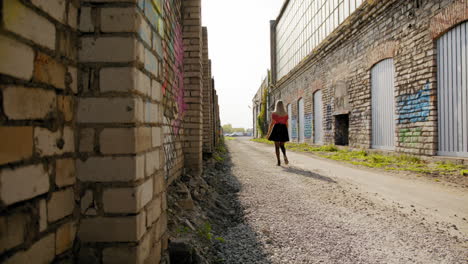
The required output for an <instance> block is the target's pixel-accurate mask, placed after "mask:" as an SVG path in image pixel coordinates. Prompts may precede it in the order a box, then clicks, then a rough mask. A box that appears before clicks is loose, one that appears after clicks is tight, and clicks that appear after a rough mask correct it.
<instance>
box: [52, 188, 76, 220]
mask: <svg viewBox="0 0 468 264" xmlns="http://www.w3.org/2000/svg"><path fill="white" fill-rule="evenodd" d="M74 208H75V198H74V192H73V189H71V188H69V189H66V190H63V191H58V192H54V193H52V197H51V198H50V200H49V201H48V202H47V213H48V214H47V220H48V221H49V223H50V222H55V221H57V220H60V219H62V218H64V217H66V216H68V215H70V214H72V213H73V209H74Z"/></svg>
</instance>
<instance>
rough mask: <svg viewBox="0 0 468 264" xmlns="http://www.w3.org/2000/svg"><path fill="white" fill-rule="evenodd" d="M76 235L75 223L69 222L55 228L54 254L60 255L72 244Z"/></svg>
mask: <svg viewBox="0 0 468 264" xmlns="http://www.w3.org/2000/svg"><path fill="white" fill-rule="evenodd" d="M75 236H76V223H75V222H69V223H66V224H64V225H62V226H61V227H59V228H58V229H57V233H56V235H55V254H56V255H60V254H62V253H64V252H65V251H67V250H70V249H71V248H72V246H73V241H74V240H75Z"/></svg>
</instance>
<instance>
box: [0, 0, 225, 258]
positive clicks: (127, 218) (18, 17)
mask: <svg viewBox="0 0 468 264" xmlns="http://www.w3.org/2000/svg"><path fill="white" fill-rule="evenodd" d="M0 5H1V7H0V12H1V14H0V18H1V19H2V21H1V23H0V58H1V60H0V136H1V137H0V233H1V234H2V235H1V237H0V262H2V263H29V262H31V261H32V260H34V261H35V262H38V263H39V262H40V263H52V262H54V263H75V262H76V263H164V262H165V263H167V262H168V259H167V255H168V254H167V247H168V234H167V231H166V230H167V212H166V210H167V205H166V195H167V194H166V187H167V185H168V184H170V182H171V181H173V180H174V179H176V178H178V177H179V176H180V175H181V174H182V173H183V171H184V168H185V169H187V170H188V171H192V172H193V171H195V172H201V168H202V161H201V155H202V149H201V147H202V143H203V141H202V139H201V137H202V131H203V126H204V124H203V120H202V116H203V115H202V108H201V102H202V100H203V96H204V95H203V94H202V87H203V81H205V80H204V79H202V71H201V69H202V56H201V43H202V42H201V40H202V39H201V24H200V21H201V18H200V10H201V5H200V1H192V0H166V1H164V0H160V1H152V0H128V1H120V0H119V1H117V0H100V1H96V0H81V1H78V0H53V1H49V0H47V1H44V0H31V1H26V0H6V1H2V2H1V3H0ZM191 23H195V24H191ZM194 28H196V29H194ZM192 32H199V33H200V34H198V33H197V34H192ZM197 40H198V42H197ZM187 41H188V42H187ZM206 42H207V41H206ZM192 49H193V50H192ZM207 82H208V83H210V84H212V83H214V82H213V81H212V79H211V77H208V78H207ZM211 87H213V85H212V86H211ZM213 89H214V88H213ZM212 94H213V95H215V91H214V90H213V93H212ZM208 109H211V111H210V113H209V114H211V115H212V116H213V117H214V118H213V120H212V123H214V122H219V112H217V102H213V104H212V108H208ZM210 127H211V126H210ZM211 130H212V131H211V133H217V132H216V131H215V129H214V128H211Z"/></svg>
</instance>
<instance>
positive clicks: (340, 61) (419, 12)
mask: <svg viewBox="0 0 468 264" xmlns="http://www.w3.org/2000/svg"><path fill="white" fill-rule="evenodd" d="M467 5H468V4H467V1H465V0H443V1H436V0H431V1H423V2H422V3H420V4H419V5H418V6H416V2H415V1H401V0H392V1H367V2H365V3H363V5H362V6H361V7H360V8H359V9H358V10H357V11H356V12H355V13H354V14H353V15H352V16H351V17H349V18H348V19H347V20H346V21H345V22H344V23H343V24H342V25H341V26H340V27H338V28H337V29H336V30H335V31H334V32H333V33H332V34H331V35H330V36H328V38H326V39H325V40H324V41H323V42H322V43H321V45H319V46H318V47H317V48H316V49H315V50H314V51H313V52H312V53H311V54H309V56H308V57H306V58H305V59H304V60H303V61H302V62H301V63H300V64H299V65H298V66H296V67H295V68H294V69H293V70H292V71H291V72H290V73H289V74H288V75H286V76H285V77H283V78H282V79H281V80H278V81H277V82H276V85H275V88H274V90H273V92H272V94H273V97H274V98H276V99H279V98H282V99H283V100H284V101H285V103H286V105H287V104H289V103H291V104H292V110H293V118H294V117H295V116H297V100H298V99H299V98H304V100H305V113H306V114H308V115H312V116H313V93H314V92H315V91H317V90H322V91H323V92H322V97H323V98H322V100H323V109H322V111H323V115H324V117H323V120H324V122H323V124H322V126H323V128H324V141H325V143H326V144H332V143H334V142H335V140H334V137H335V115H336V114H343V113H344V114H346V113H349V122H350V124H349V139H350V146H352V147H357V148H370V147H371V126H372V125H371V87H370V82H371V80H370V78H371V74H370V70H371V68H372V66H374V65H375V64H376V63H378V62H379V61H381V60H383V59H386V58H393V59H394V62H395V71H396V75H395V106H396V107H395V110H396V112H395V115H396V117H397V122H396V131H395V142H396V148H395V150H396V151H397V152H404V153H412V154H418V155H435V154H436V152H437V98H436V95H437V81H436V74H437V65H436V42H435V41H434V39H435V38H436V37H437V36H440V35H441V34H442V33H444V32H446V31H447V30H449V29H450V28H452V27H453V26H455V25H456V24H458V23H460V22H462V21H465V20H467V19H468V17H467V15H466V14H467V12H466V10H467V9H466V8H467ZM273 79H275V77H273ZM337 89H344V90H345V91H346V94H345V95H344V96H341V97H340V96H338V95H337V94H338V93H336V90H337ZM343 102H345V103H344V105H343ZM338 103H340V104H339V105H338ZM296 119H297V117H296ZM311 122H313V121H311ZM312 131H313V130H312ZM313 139H314V135H313V132H312V135H311V137H310V138H306V139H305V141H306V142H309V143H312V142H313Z"/></svg>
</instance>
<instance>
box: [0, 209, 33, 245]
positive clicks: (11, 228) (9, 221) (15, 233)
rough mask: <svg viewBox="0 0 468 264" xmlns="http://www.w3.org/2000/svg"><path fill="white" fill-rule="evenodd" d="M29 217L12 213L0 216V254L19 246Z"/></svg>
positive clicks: (22, 240)
mask: <svg viewBox="0 0 468 264" xmlns="http://www.w3.org/2000/svg"><path fill="white" fill-rule="evenodd" d="M27 219H29V216H28V215H26V214H24V213H13V214H11V215H4V216H0V234H1V236H0V252H4V251H6V250H9V249H11V248H14V247H16V246H19V245H21V244H22V243H23V242H24V237H25V234H26V232H27V231H26V228H27V225H28V222H27Z"/></svg>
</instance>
